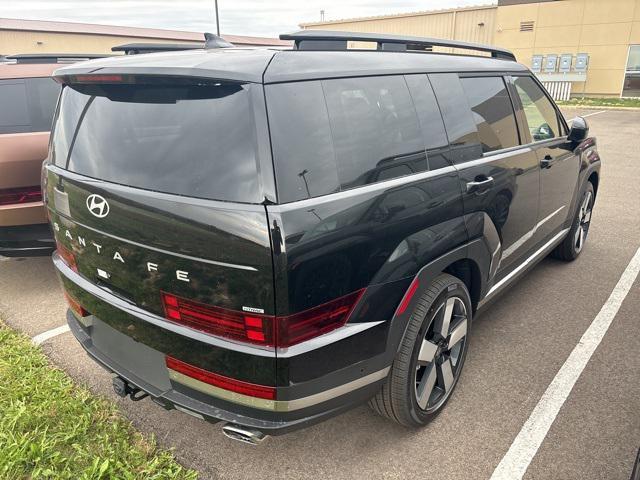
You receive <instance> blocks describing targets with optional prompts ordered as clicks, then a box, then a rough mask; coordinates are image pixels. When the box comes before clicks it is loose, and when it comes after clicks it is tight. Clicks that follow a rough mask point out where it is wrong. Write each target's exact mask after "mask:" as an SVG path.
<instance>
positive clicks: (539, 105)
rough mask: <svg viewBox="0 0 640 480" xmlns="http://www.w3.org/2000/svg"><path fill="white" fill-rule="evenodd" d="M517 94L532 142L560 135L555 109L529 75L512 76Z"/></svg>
mask: <svg viewBox="0 0 640 480" xmlns="http://www.w3.org/2000/svg"><path fill="white" fill-rule="evenodd" d="M513 82H514V84H515V87H516V90H517V92H518V96H519V97H520V100H521V101H522V107H523V109H524V114H525V116H526V117H527V123H528V125H529V131H530V132H531V138H532V140H533V141H534V142H536V141H538V140H547V139H550V138H554V137H558V136H560V135H561V130H560V124H559V122H558V115H557V113H556V109H555V108H553V105H552V104H551V102H550V101H549V99H548V98H547V96H546V95H545V94H544V92H543V91H542V89H541V88H540V87H539V86H538V84H537V83H536V82H535V81H534V80H533V79H532V78H531V77H514V78H513Z"/></svg>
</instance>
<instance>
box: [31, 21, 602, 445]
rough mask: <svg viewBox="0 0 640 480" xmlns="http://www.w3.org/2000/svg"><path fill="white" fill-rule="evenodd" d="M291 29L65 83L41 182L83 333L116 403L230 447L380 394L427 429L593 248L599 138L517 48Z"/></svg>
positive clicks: (125, 62)
mask: <svg viewBox="0 0 640 480" xmlns="http://www.w3.org/2000/svg"><path fill="white" fill-rule="evenodd" d="M281 38H283V39H287V40H292V41H293V42H294V43H293V45H292V48H290V49H280V50H276V49H241V48H208V49H201V50H192V51H184V52H171V53H156V54H148V55H136V56H132V57H127V58H109V59H102V60H93V61H90V62H85V63H82V64H76V65H73V66H67V67H64V68H61V69H59V70H57V71H56V72H55V78H56V79H57V81H58V82H59V83H60V84H61V85H62V93H61V98H60V102H59V106H58V109H57V112H56V114H55V120H54V123H55V125H54V130H53V136H52V142H51V145H50V154H49V158H48V161H47V163H46V165H45V167H44V174H43V179H44V190H45V192H46V205H47V208H48V211H49V217H50V221H51V225H52V227H53V231H54V234H55V238H56V242H57V252H56V253H54V255H53V262H54V264H55V267H56V269H57V272H58V275H59V278H60V280H61V283H62V286H63V288H64V292H65V295H66V296H67V300H68V302H69V305H70V309H69V311H68V313H67V320H68V323H69V326H70V328H71V330H72V332H73V334H74V335H75V337H76V338H77V340H78V341H79V342H80V343H81V345H82V346H83V347H84V349H85V350H86V352H87V353H88V354H89V356H90V357H92V358H93V359H94V360H95V361H96V362H98V363H99V364H101V365H102V366H103V367H104V368H106V369H107V370H109V371H110V372H112V373H113V374H114V377H113V383H114V388H115V390H116V392H117V393H118V394H120V395H122V396H126V395H128V396H130V397H131V398H132V399H134V400H139V399H141V398H144V397H146V396H149V397H150V398H151V399H152V400H153V401H154V402H156V403H157V404H159V405H161V406H162V407H164V408H166V409H174V408H175V409H178V410H181V411H183V412H186V413H188V414H190V415H194V416H196V417H198V418H202V419H204V420H207V421H210V422H217V421H222V422H223V431H224V432H225V434H227V435H228V436H230V437H232V438H234V439H238V440H242V441H246V442H250V443H257V442H259V441H260V440H261V439H263V438H264V437H265V436H266V435H277V434H282V433H285V432H288V431H291V430H294V429H297V428H301V427H303V426H306V425H309V424H312V423H315V422H319V421H321V420H323V419H326V418H328V417H330V416H333V415H336V414H339V413H341V412H343V411H345V410H346V409H348V408H350V407H352V406H354V405H358V404H360V403H362V402H367V401H368V402H369V404H370V405H371V407H372V408H373V410H375V411H376V412H378V413H379V414H381V415H383V416H385V417H388V418H390V419H391V420H393V421H396V422H398V423H400V424H402V425H405V426H411V427H418V426H421V425H424V424H426V423H427V422H429V421H430V420H431V419H432V418H433V417H434V416H435V415H437V414H438V413H439V412H440V411H441V410H442V409H443V407H444V405H445V404H446V403H447V400H448V399H449V398H450V397H451V394H452V392H453V390H454V388H455V386H456V384H457V382H458V380H459V379H460V375H461V372H462V368H463V365H464V362H465V355H466V352H467V348H468V344H469V340H470V336H469V335H470V332H471V327H472V320H473V318H474V316H475V315H476V314H477V313H478V311H479V310H480V309H482V308H483V307H485V306H486V305H487V304H488V302H489V301H491V300H492V299H493V298H495V296H496V295H497V294H498V293H500V292H502V291H503V290H505V289H507V288H508V287H509V286H510V285H511V284H512V282H513V281H514V280H515V279H517V278H518V277H519V276H521V274H523V273H524V272H525V271H526V270H527V269H528V268H530V267H531V266H532V265H534V264H535V263H536V262H537V261H539V260H540V259H542V258H544V257H545V256H546V255H548V254H552V255H553V256H555V257H557V258H559V259H562V260H573V259H575V258H576V257H578V255H580V253H581V251H582V250H583V248H584V245H585V241H586V239H587V234H588V232H589V225H590V222H591V212H592V208H593V204H594V200H595V198H596V193H597V189H598V182H599V171H600V158H599V156H598V152H597V150H596V142H595V139H594V138H592V137H590V136H589V133H588V127H587V124H586V122H585V120H584V119H582V118H576V119H574V120H573V123H572V126H571V127H569V125H568V124H567V122H566V121H565V119H564V118H563V116H562V115H561V113H560V111H559V110H558V108H557V106H556V105H555V104H554V102H553V101H552V99H551V98H550V97H549V96H548V94H547V93H546V91H545V90H544V88H543V87H542V86H541V85H540V83H539V81H538V80H537V79H536V77H535V76H534V75H533V74H532V73H531V72H530V71H529V70H528V69H527V68H526V67H524V66H523V65H521V64H519V63H517V62H516V61H515V57H514V56H513V54H512V53H511V52H509V51H507V50H502V49H499V48H492V47H488V46H483V45H477V44H469V43H461V42H450V41H445V40H438V39H423V38H415V37H399V36H384V35H373V34H356V33H346V32H318V31H303V32H300V33H296V34H290V35H284V36H282V37H281ZM350 41H362V42H369V43H372V44H373V45H374V46H375V47H376V49H375V50H373V49H369V50H364V49H361V50H351V49H348V48H347V45H348V42H350ZM433 46H440V47H455V48H458V49H462V48H464V49H469V50H475V51H479V52H480V53H481V55H460V54H449V53H436V52H432V51H431V48H432V47H433ZM525 334H526V333H525Z"/></svg>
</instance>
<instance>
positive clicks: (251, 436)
mask: <svg viewBox="0 0 640 480" xmlns="http://www.w3.org/2000/svg"><path fill="white" fill-rule="evenodd" d="M222 433H224V434H225V435H226V436H227V437H229V438H231V439H232V440H237V441H239V442H244V443H249V444H251V445H258V444H260V443H262V441H263V440H264V439H265V438H267V435H265V434H264V433H263V432H261V431H260V430H254V429H252V428H247V427H243V426H241V425H236V424H235V423H226V424H225V425H224V426H223V427H222Z"/></svg>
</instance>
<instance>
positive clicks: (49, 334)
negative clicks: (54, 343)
mask: <svg viewBox="0 0 640 480" xmlns="http://www.w3.org/2000/svg"><path fill="white" fill-rule="evenodd" d="M68 331H69V325H62V326H60V327H57V328H52V329H51V330H47V331H46V332H42V333H39V334H38V335H36V336H35V337H33V338H32V339H31V341H32V342H33V343H34V344H35V345H40V344H41V343H42V342H46V341H47V340H49V339H51V338H53V337H57V336H58V335H62V334H63V333H66V332H68Z"/></svg>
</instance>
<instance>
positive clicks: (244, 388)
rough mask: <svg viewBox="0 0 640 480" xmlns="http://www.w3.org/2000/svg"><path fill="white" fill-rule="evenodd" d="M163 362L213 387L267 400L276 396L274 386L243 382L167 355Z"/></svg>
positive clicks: (170, 367)
mask: <svg viewBox="0 0 640 480" xmlns="http://www.w3.org/2000/svg"><path fill="white" fill-rule="evenodd" d="M165 362H166V364H167V368H169V369H171V370H173V371H175V372H178V373H181V374H183V375H186V376H187V377H190V378H195V379H196V380H200V381H201V382H204V383H208V384H209V385H213V386H214V387H218V388H222V389H224V390H229V391H231V392H236V393H240V394H242V395H248V396H250V397H257V398H266V399H267V400H275V398H276V389H275V387H268V386H265V385H257V384H255V383H249V382H243V381H241V380H236V379H234V378H229V377H225V376H223V375H218V374H217V373H213V372H209V371H207V370H203V369H202V368H199V367H196V366H194V365H191V364H188V363H185V362H182V361H180V360H178V359H176V358H173V357H169V356H167V357H165Z"/></svg>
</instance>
